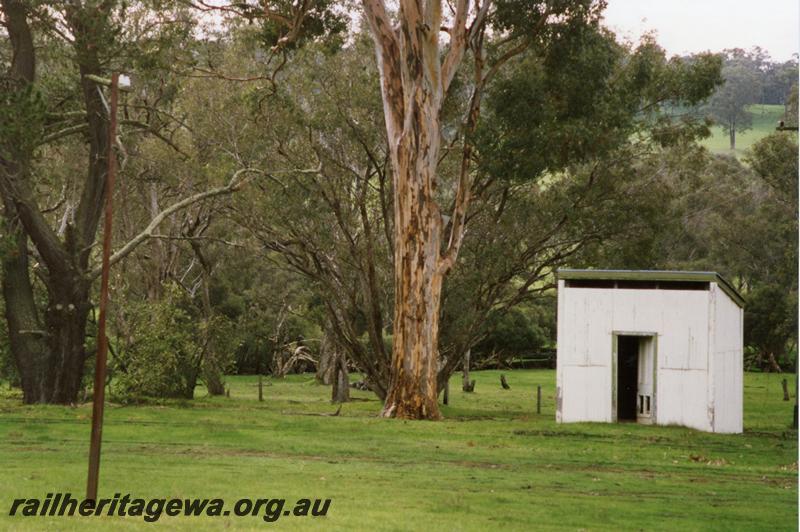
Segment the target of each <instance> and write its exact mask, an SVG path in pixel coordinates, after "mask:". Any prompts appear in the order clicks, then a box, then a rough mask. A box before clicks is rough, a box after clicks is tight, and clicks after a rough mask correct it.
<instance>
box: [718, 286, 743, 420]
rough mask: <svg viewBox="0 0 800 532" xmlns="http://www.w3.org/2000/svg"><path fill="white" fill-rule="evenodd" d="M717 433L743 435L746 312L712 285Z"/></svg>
mask: <svg viewBox="0 0 800 532" xmlns="http://www.w3.org/2000/svg"><path fill="white" fill-rule="evenodd" d="M711 293H712V297H713V303H714V305H715V309H714V316H715V320H714V321H715V323H716V326H715V328H714V333H715V335H714V352H713V364H712V366H713V368H714V371H713V381H712V382H713V387H714V393H713V395H714V432H728V433H739V432H742V411H743V397H742V396H743V391H744V382H743V376H744V368H743V349H742V346H743V345H744V338H743V331H744V310H742V308H741V307H739V306H738V305H737V304H736V303H735V302H734V301H733V300H732V299H731V298H730V297H729V296H728V294H726V293H725V292H723V291H722V290H720V289H719V287H717V286H715V285H712V292H711Z"/></svg>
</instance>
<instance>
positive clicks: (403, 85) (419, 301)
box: [363, 0, 488, 419]
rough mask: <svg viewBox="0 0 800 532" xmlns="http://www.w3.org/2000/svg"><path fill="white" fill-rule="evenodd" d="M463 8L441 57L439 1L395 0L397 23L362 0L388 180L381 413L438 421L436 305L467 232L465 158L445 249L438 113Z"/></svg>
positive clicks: (457, 53)
mask: <svg viewBox="0 0 800 532" xmlns="http://www.w3.org/2000/svg"><path fill="white" fill-rule="evenodd" d="M487 5H488V4H487ZM469 6H470V3H469V2H468V1H467V0H458V1H457V2H456V10H455V15H454V17H453V20H452V27H451V28H450V30H449V33H450V40H449V48H448V50H447V52H446V53H444V54H443V53H442V49H441V46H440V42H439V34H440V31H441V30H440V29H441V27H442V3H441V1H438V0H432V1H430V2H428V3H426V4H425V5H424V6H423V5H422V4H421V3H417V2H400V4H399V11H398V15H397V26H396V27H395V25H394V24H393V22H392V19H391V18H390V17H389V15H388V13H387V11H386V6H385V4H384V2H383V0H363V7H364V14H365V16H366V19H367V22H368V24H369V28H370V32H371V34H372V37H373V40H374V42H375V50H376V53H377V60H378V69H379V71H380V78H381V97H382V100H383V111H384V112H383V114H384V120H385V123H386V133H387V138H388V141H389V152H390V159H391V163H392V179H393V184H394V187H393V188H394V209H393V211H394V239H393V240H394V267H395V271H394V288H395V292H394V297H395V303H394V323H393V328H394V331H393V332H394V338H393V345H392V362H391V378H390V382H389V390H388V392H387V394H386V401H385V403H384V408H383V412H382V415H383V416H385V417H399V418H410V419H440V418H441V413H440V412H439V405H438V401H437V398H438V393H437V372H438V367H439V363H438V358H439V353H438V342H439V306H440V301H441V292H442V280H443V277H444V275H445V273H446V272H447V271H448V270H449V269H450V268H451V267H452V266H453V264H454V262H455V259H456V256H457V254H458V249H459V247H460V245H461V239H462V237H463V234H464V223H465V217H466V208H467V205H468V204H469V185H468V184H467V183H466V180H467V175H466V172H465V171H463V170H466V168H467V167H468V165H469V161H468V159H467V158H465V159H463V160H462V172H461V174H460V176H459V181H458V185H457V187H456V193H455V199H454V205H455V206H454V209H453V216H452V222H451V225H452V229H451V232H450V239H449V241H448V242H447V248H446V250H444V252H443V250H442V216H441V213H440V211H439V206H438V205H437V203H436V172H437V166H438V162H439V148H440V140H441V139H440V129H441V128H440V125H441V119H440V113H441V110H442V102H443V101H444V95H445V94H446V93H447V90H448V87H449V86H450V83H451V81H452V80H453V78H454V76H455V72H456V69H457V68H458V65H459V64H460V63H461V60H462V58H463V55H464V50H465V49H466V45H467V40H468V38H467V34H468V31H469V30H468V28H467V15H468V11H469ZM473 23H474V24H478V26H480V24H481V22H480V21H479V20H475V21H473Z"/></svg>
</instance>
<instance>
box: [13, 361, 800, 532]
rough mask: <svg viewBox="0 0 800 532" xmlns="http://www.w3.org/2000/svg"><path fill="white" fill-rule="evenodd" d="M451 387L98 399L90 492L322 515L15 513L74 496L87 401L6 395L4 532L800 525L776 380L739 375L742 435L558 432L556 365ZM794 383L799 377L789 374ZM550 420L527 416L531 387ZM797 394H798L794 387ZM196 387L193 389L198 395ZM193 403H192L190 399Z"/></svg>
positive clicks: (310, 385)
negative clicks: (389, 407) (395, 404)
mask: <svg viewBox="0 0 800 532" xmlns="http://www.w3.org/2000/svg"><path fill="white" fill-rule="evenodd" d="M474 375H475V378H476V380H477V388H476V393H474V394H464V393H462V392H461V391H460V386H457V385H456V383H457V380H458V379H455V378H454V380H453V385H452V386H451V389H453V390H454V391H453V392H452V393H451V399H450V406H448V407H444V408H443V413H444V415H445V416H446V420H445V421H442V422H408V421H397V420H384V419H379V418H377V417H375V414H376V412H377V411H378V410H379V407H380V404H379V402H378V401H377V400H376V399H375V397H374V396H372V395H371V394H369V393H367V392H354V394H353V395H354V396H355V398H356V399H357V400H356V401H354V402H351V403H348V404H346V405H344V407H343V409H342V411H341V415H340V416H338V417H322V416H318V415H314V414H318V413H330V412H333V411H334V410H335V409H334V407H332V406H331V405H330V404H329V402H328V396H329V391H330V390H329V388H328V387H324V386H319V385H316V384H314V382H313V379H312V377H311V376H310V375H298V376H290V377H288V378H287V379H286V380H284V381H276V382H272V383H271V385H270V386H267V387H266V388H265V401H264V402H263V403H259V402H258V401H257V389H256V387H255V382H256V381H255V378H253V377H232V378H230V379H229V384H230V385H231V397H230V398H223V397H220V398H213V399H211V398H199V399H197V400H195V401H191V402H184V403H179V402H175V403H169V404H166V405H154V406H136V407H132V406H128V407H123V406H117V405H109V407H108V408H107V410H106V425H105V430H104V444H103V462H102V463H103V467H102V474H101V482H100V491H101V493H100V496H101V497H104V496H106V497H111V496H113V494H114V493H123V494H124V493H130V494H131V495H132V496H134V497H143V498H153V497H162V498H178V497H180V498H186V497H192V498H193V497H204V498H205V497H208V498H213V497H220V498H223V499H224V500H225V501H226V503H227V504H230V505H232V504H233V502H234V501H235V500H236V499H238V498H243V497H249V498H275V497H281V498H286V499H288V500H289V501H290V502H294V499H299V498H304V497H305V498H331V499H332V503H331V507H330V510H329V512H328V515H327V516H326V517H317V518H302V517H293V516H289V517H284V518H281V519H279V520H278V521H276V522H274V523H265V522H264V521H263V520H262V519H261V517H260V516H248V517H234V516H229V517H218V518H213V517H166V516H162V517H161V519H160V520H159V521H158V522H157V523H144V522H143V521H142V518H140V517H62V518H57V517H29V518H23V517H8V516H7V513H8V510H9V508H10V505H11V502H12V500H13V499H14V498H17V497H44V496H45V494H46V493H49V492H56V491H64V492H72V493H73V494H74V495H76V496H81V497H82V496H83V492H84V486H85V479H86V457H87V448H88V445H87V444H88V440H89V421H90V416H91V408H90V406H89V405H82V406H79V407H77V408H68V407H57V406H35V407H26V406H21V405H20V403H19V399H18V397H15V396H14V394H12V393H9V392H7V388H6V385H3V389H4V390H5V391H4V393H5V396H4V397H3V398H2V399H0V472H1V473H0V474H1V475H2V477H1V478H2V482H0V529H22V530H26V529H44V528H55V529H59V530H64V529H69V530H77V529H95V530H100V529H108V528H110V527H112V526H113V527H115V528H120V529H137V528H147V529H150V528H151V527H154V526H155V527H161V528H164V527H166V528H167V529H170V530H173V529H179V530H195V529H209V530H217V529H221V528H243V529H261V528H264V527H277V528H281V529H298V528H302V529H313V530H329V529H334V530H346V529H349V530H353V529H356V530H405V529H419V530H485V529H488V528H495V529H498V530H534V529H536V530H548V529H561V528H565V529H573V530H576V529H591V530H633V529H646V530H658V529H663V530H668V529H670V530H759V529H769V530H771V531H777V530H794V529H796V528H797V496H798V492H797V433H796V432H794V431H790V430H788V428H787V427H788V424H789V423H790V420H791V410H792V407H791V405H792V403H791V402H784V401H783V400H782V393H781V386H780V379H781V378H782V377H781V376H780V375H768V374H748V375H747V376H746V378H745V433H744V434H742V435H715V434H705V433H701V432H697V431H693V430H689V429H684V428H680V427H648V426H639V425H634V424H621V425H612V424H572V425H557V424H556V423H555V422H554V420H553V418H554V400H553V396H554V381H555V374H554V372H553V371H550V370H530V371H512V372H506V375H507V377H508V380H509V383H510V384H511V387H512V388H511V390H507V391H506V390H502V389H501V388H500V386H499V382H498V377H499V374H498V372H495V371H483V372H476V373H475V374H474ZM790 382H792V383H793V382H794V379H793V378H792V380H791V381H790ZM537 384H540V385H542V386H543V396H544V402H543V412H542V414H541V415H537V414H536V413H535V390H536V385H537ZM792 388H793V386H792ZM199 390H200V389H199V388H198V392H199ZM198 395H202V394H201V393H198Z"/></svg>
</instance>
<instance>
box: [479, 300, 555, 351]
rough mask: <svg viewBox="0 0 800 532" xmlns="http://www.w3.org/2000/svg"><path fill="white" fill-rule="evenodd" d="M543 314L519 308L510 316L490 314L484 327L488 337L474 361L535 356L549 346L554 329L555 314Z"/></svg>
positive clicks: (510, 312) (512, 311) (482, 342)
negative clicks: (490, 358)
mask: <svg viewBox="0 0 800 532" xmlns="http://www.w3.org/2000/svg"><path fill="white" fill-rule="evenodd" d="M548 306H549V305H548ZM526 310H527V309H526ZM542 310H544V309H542ZM542 310H540V311H539V312H536V309H533V311H529V312H525V311H524V310H522V309H520V308H513V309H511V310H509V311H508V312H493V313H490V314H489V317H488V319H487V323H486V325H485V328H486V331H487V332H486V336H485V337H484V338H483V340H481V341H480V342H478V344H476V345H475V348H474V352H475V354H476V357H475V359H476V360H478V361H479V360H480V359H481V358H482V357H486V356H489V355H492V354H494V355H497V356H498V357H499V358H501V359H507V358H509V357H513V356H515V355H523V354H531V353H536V352H538V351H540V350H541V349H542V348H544V347H546V346H547V345H548V344H549V343H550V339H551V336H552V332H553V329H554V327H553V325H555V323H549V321H550V319H553V318H555V316H553V314H552V311H551V312H549V313H544V312H542ZM548 314H549V316H548ZM548 318H550V319H548ZM554 321H555V320H554V319H553V322H554Z"/></svg>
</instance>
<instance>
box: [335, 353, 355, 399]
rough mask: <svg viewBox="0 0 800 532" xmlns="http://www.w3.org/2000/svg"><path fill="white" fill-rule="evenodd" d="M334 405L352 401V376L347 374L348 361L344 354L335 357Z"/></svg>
mask: <svg viewBox="0 0 800 532" xmlns="http://www.w3.org/2000/svg"><path fill="white" fill-rule="evenodd" d="M333 366H334V371H333V389H332V390H331V402H332V403H346V402H348V401H349V400H350V376H349V375H348V373H347V360H345V357H344V353H342V352H339V353H337V354H336V355H334V363H333Z"/></svg>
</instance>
